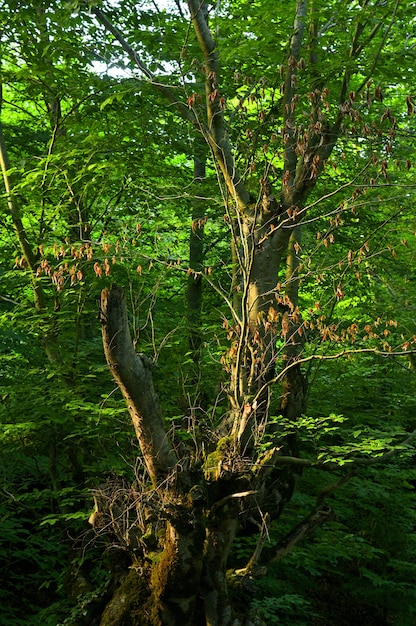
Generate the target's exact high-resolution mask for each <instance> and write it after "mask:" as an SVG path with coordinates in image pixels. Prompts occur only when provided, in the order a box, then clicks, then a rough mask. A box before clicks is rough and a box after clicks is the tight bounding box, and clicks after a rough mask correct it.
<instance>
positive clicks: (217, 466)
mask: <svg viewBox="0 0 416 626" xmlns="http://www.w3.org/2000/svg"><path fill="white" fill-rule="evenodd" d="M233 447H234V438H233V437H231V436H228V437H222V438H221V439H220V440H219V441H218V443H217V447H216V448H215V450H214V451H213V452H211V453H210V454H208V456H207V458H206V460H205V463H204V465H203V471H204V476H205V478H206V479H207V480H209V479H211V480H217V479H218V478H219V476H220V473H221V465H222V462H223V460H224V458H225V456H226V455H227V454H229V453H230V452H231V451H232V449H233Z"/></svg>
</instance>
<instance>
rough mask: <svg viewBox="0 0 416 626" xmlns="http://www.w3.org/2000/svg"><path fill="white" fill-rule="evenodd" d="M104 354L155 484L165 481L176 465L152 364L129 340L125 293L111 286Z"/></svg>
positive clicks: (104, 308) (105, 299) (105, 306)
mask: <svg viewBox="0 0 416 626" xmlns="http://www.w3.org/2000/svg"><path fill="white" fill-rule="evenodd" d="M101 322H102V335H103V345H104V353H105V357H106V360H107V363H108V366H109V368H110V370H111V373H112V374H113V376H114V379H115V381H116V383H117V385H118V386H119V388H120V390H121V392H122V394H123V396H124V399H125V401H126V403H127V406H128V410H129V413H130V416H131V418H132V421H133V425H134V428H135V431H136V436H137V439H138V441H139V444H140V448H141V451H142V454H143V459H144V462H145V464H146V467H147V470H148V472H149V476H150V478H151V480H152V483H153V484H154V485H156V484H157V483H158V482H159V481H160V480H162V479H163V478H165V477H166V476H167V475H168V474H169V473H170V472H171V470H172V469H173V468H174V466H175V464H176V461H177V459H176V455H175V453H174V452H173V450H172V448H171V446H170V443H169V440H168V437H167V435H166V432H165V428H164V421H163V416H162V411H161V407H160V404H159V399H158V397H157V394H156V391H155V389H154V386H153V378H152V371H151V368H152V363H151V361H150V359H149V358H148V357H146V356H145V355H142V354H137V353H136V352H135V350H134V347H133V343H132V340H131V336H130V330H129V325H128V319H127V306H126V301H125V297H124V292H123V290H122V289H121V288H120V287H117V286H116V285H112V287H111V288H110V289H104V290H103V291H102V293H101Z"/></svg>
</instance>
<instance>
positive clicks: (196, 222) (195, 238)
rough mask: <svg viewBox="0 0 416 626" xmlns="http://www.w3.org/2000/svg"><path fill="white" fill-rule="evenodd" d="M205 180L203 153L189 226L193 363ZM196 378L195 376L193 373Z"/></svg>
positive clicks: (196, 351)
mask: <svg viewBox="0 0 416 626" xmlns="http://www.w3.org/2000/svg"><path fill="white" fill-rule="evenodd" d="M204 179H205V156H204V155H203V154H201V155H195V156H194V183H195V190H196V193H195V198H194V201H193V205H192V227H191V232H190V234H189V267H190V270H191V272H190V274H189V277H188V292H187V301H188V328H189V330H188V332H189V349H190V351H191V355H192V359H193V361H194V363H195V364H198V363H199V359H200V349H201V342H202V337H201V309H202V276H201V274H202V271H203V264H204V226H205V202H204V201H203V200H202V199H201V198H199V197H198V195H199V194H198V191H200V190H201V188H202V183H203V181H204ZM196 378H198V377H197V376H196Z"/></svg>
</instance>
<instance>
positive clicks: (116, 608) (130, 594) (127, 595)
mask: <svg viewBox="0 0 416 626" xmlns="http://www.w3.org/2000/svg"><path fill="white" fill-rule="evenodd" d="M149 596H150V589H149V585H148V576H147V573H146V572H140V573H139V572H137V571H136V570H134V569H131V570H130V571H129V573H128V574H127V576H126V577H125V579H124V580H123V582H122V583H121V585H120V586H119V587H118V588H117V589H116V591H115V592H114V595H113V597H112V599H111V601H110V602H109V603H108V604H107V606H106V608H105V610H104V612H103V614H102V617H101V621H100V626H114V624H117V626H152V622H151V621H150V618H149V616H148V615H146V608H145V607H146V603H147V600H148V599H149Z"/></svg>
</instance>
